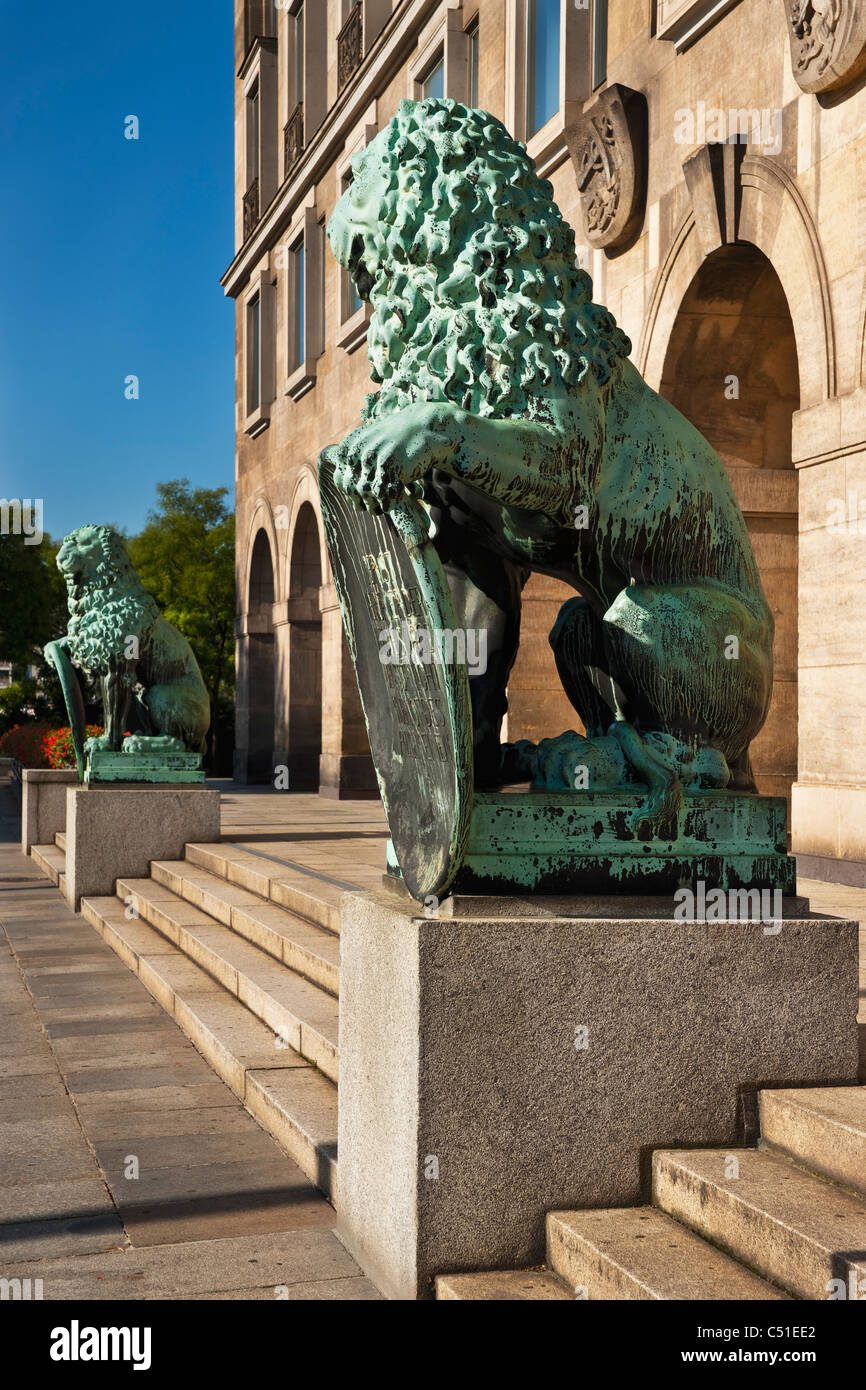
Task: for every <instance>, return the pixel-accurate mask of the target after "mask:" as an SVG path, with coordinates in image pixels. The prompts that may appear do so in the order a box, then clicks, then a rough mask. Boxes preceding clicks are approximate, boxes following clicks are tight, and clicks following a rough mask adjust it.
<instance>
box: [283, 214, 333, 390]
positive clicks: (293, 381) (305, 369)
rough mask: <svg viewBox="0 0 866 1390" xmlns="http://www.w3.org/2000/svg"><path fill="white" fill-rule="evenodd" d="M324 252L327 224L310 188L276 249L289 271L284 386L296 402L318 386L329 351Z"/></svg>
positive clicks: (287, 279) (284, 303)
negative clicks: (322, 361) (319, 372)
mask: <svg viewBox="0 0 866 1390" xmlns="http://www.w3.org/2000/svg"><path fill="white" fill-rule="evenodd" d="M324 252H325V234H324V228H323V226H322V223H321V222H320V220H319V217H318V214H317V212H316V207H315V192H314V191H311V192H310V194H309V195H308V201H307V203H306V204H305V205H304V206H303V207H302V208H300V209H299V212H298V215H297V217H296V218H295V221H294V223H293V225H292V227H291V229H290V231H289V235H288V237H287V239H286V241H285V243H284V244H283V246H281V247H280V248H279V250H278V253H277V266H278V268H280V269H282V270H283V271H284V272H285V274H284V283H285V296H284V299H283V305H284V310H285V313H284V318H283V323H284V325H285V330H284V331H285V338H284V342H285V347H286V370H285V382H284V390H285V392H286V394H287V395H290V396H291V397H292V398H293V399H294V400H299V399H300V397H301V396H303V395H305V394H306V392H307V391H309V389H310V388H311V387H312V386H313V385H315V381H316V362H317V360H318V358H320V357H321V355H322V353H323V352H324V350H325V271H324V259H325V256H324Z"/></svg>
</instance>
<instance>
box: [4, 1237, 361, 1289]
mask: <svg viewBox="0 0 866 1390" xmlns="http://www.w3.org/2000/svg"><path fill="white" fill-rule="evenodd" d="M38 1264H39V1268H38V1273H37V1271H36V1269H35V1268H34V1265H35V1261H32V1260H27V1261H19V1262H18V1263H10V1264H9V1265H8V1266H4V1274H5V1277H6V1278H8V1279H16V1278H17V1279H26V1278H37V1277H38V1278H41V1279H42V1280H43V1284H44V1297H45V1299H46V1301H50V1300H58V1299H89V1298H126V1299H129V1298H137V1299H140V1298H158V1299H166V1298H194V1297H196V1296H198V1297H201V1298H207V1297H209V1296H211V1295H213V1294H226V1295H229V1294H231V1295H232V1296H234V1297H236V1298H239V1299H244V1298H246V1297H247V1294H248V1292H249V1291H252V1290H266V1289H270V1291H271V1297H273V1298H276V1291H278V1290H279V1291H282V1290H284V1289H286V1290H288V1291H289V1292H290V1293H291V1291H292V1290H298V1291H300V1290H303V1289H306V1290H309V1289H310V1288H311V1287H313V1286H314V1285H315V1284H317V1283H322V1284H326V1285H328V1286H329V1289H331V1290H333V1289H334V1288H338V1287H339V1285H341V1284H342V1283H343V1281H344V1280H347V1281H350V1282H349V1284H348V1285H347V1287H348V1288H349V1289H350V1290H351V1297H352V1298H353V1299H357V1297H358V1292H359V1287H360V1286H361V1285H362V1284H363V1285H365V1286H366V1296H367V1297H369V1298H373V1299H375V1298H377V1297H378V1295H377V1293H376V1291H375V1289H374V1288H373V1285H372V1284H370V1282H369V1280H367V1279H364V1278H363V1276H362V1275H360V1274H359V1271H358V1266H357V1265H356V1264H355V1262H354V1260H353V1259H352V1257H351V1256H350V1255H349V1254H348V1252H347V1251H346V1250H345V1248H344V1247H343V1246H342V1245H341V1244H340V1242H339V1241H338V1240H337V1238H336V1236H335V1235H334V1234H333V1232H331V1231H319V1230H303V1231H285V1232H284V1231H279V1232H276V1233H271V1234H261V1235H252V1236H234V1237H225V1238H222V1239H217V1240H206V1241H193V1242H189V1243H177V1244H168V1243H166V1244H163V1245H156V1246H149V1247H145V1248H142V1249H137V1248H134V1247H132V1246H125V1247H123V1248H116V1249H113V1250H107V1251H104V1252H99V1253H97V1252H93V1253H89V1252H85V1253H82V1254H81V1255H80V1256H78V1257H77V1258H74V1259H40V1260H39V1262H38ZM298 1296H303V1295H302V1294H301V1293H300V1292H299V1294H298ZM326 1296H327V1297H330V1298H333V1297H337V1296H339V1294H335V1293H334V1292H329V1293H328V1294H327V1295H326Z"/></svg>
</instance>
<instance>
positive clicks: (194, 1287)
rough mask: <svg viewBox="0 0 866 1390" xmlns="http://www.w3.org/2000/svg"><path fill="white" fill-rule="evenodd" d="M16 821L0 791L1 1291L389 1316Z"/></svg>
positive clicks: (305, 1184)
mask: <svg viewBox="0 0 866 1390" xmlns="http://www.w3.org/2000/svg"><path fill="white" fill-rule="evenodd" d="M4 803H5V804H4ZM14 809H15V808H14V805H12V803H11V796H10V793H9V791H8V789H3V790H2V791H0V924H2V929H0V1001H2V1002H0V1278H7V1279H14V1278H20V1279H27V1278H30V1279H41V1280H42V1281H43V1283H42V1289H43V1297H44V1298H45V1299H62V1298H73V1299H79V1298H83V1299H89V1298H108V1299H147V1298H160V1299H162V1298H173V1299H194V1298H203V1299H232V1298H234V1299H253V1298H255V1299H277V1298H280V1299H283V1298H285V1299H290V1300H292V1299H295V1300H297V1299H304V1300H338V1299H339V1300H346V1299H349V1300H357V1299H376V1298H378V1297H379V1295H378V1293H377V1291H376V1289H375V1288H374V1287H373V1285H372V1284H371V1283H370V1282H369V1280H367V1279H365V1278H364V1277H363V1276H362V1275H361V1271H360V1270H359V1269H358V1267H357V1265H356V1264H355V1263H354V1261H353V1260H352V1259H351V1258H350V1257H349V1255H348V1254H347V1253H346V1251H345V1250H344V1248H343V1246H342V1245H341V1244H340V1242H339V1241H338V1240H337V1238H336V1236H335V1235H334V1234H333V1229H332V1228H333V1226H334V1212H333V1209H332V1208H331V1207H330V1206H329V1204H328V1203H327V1202H326V1201H325V1200H324V1198H323V1197H322V1196H321V1194H320V1193H319V1192H318V1191H317V1190H316V1189H315V1188H314V1187H313V1186H312V1185H311V1184H310V1182H309V1180H308V1179H307V1178H306V1176H305V1175H304V1174H303V1173H302V1172H301V1170H300V1169H299V1168H298V1167H297V1166H296V1165H295V1164H294V1163H293V1162H292V1161H291V1159H289V1158H287V1157H286V1156H285V1154H284V1153H283V1152H282V1150H281V1149H280V1148H279V1147H278V1146H277V1144H276V1143H275V1142H274V1141H273V1139H271V1137H270V1136H269V1135H268V1134H266V1133H265V1132H264V1130H262V1129H260V1127H259V1126H258V1124H257V1123H256V1121H255V1120H254V1119H253V1118H252V1117H251V1116H250V1115H249V1114H248V1113H247V1112H246V1111H245V1110H244V1108H243V1107H242V1106H241V1104H240V1102H239V1101H238V1100H237V1098H236V1097H235V1095H234V1094H233V1093H232V1092H231V1091H230V1090H229V1089H228V1087H227V1086H225V1085H224V1084H223V1082H221V1081H220V1080H218V1078H217V1077H216V1075H215V1074H214V1072H213V1071H211V1069H210V1067H209V1066H208V1065H207V1063H206V1062H205V1061H204V1060H203V1059H202V1057H200V1056H199V1054H198V1052H197V1051H196V1049H195V1048H194V1047H193V1046H192V1044H191V1043H190V1042H188V1041H187V1040H186V1038H185V1037H184V1035H183V1034H182V1033H181V1031H180V1029H179V1028H178V1027H177V1025H176V1024H175V1023H174V1021H173V1020H172V1019H171V1018H169V1016H168V1015H167V1014H166V1013H164V1012H163V1010H162V1009H161V1008H160V1006H159V1005H158V1004H157V1003H156V1002H155V1001H154V1000H153V999H152V998H151V996H150V994H149V993H148V992H147V990H146V989H145V988H144V986H143V985H142V984H141V983H140V982H139V981H138V980H137V979H136V977H135V976H134V975H133V974H132V973H131V972H130V971H129V970H128V969H127V967H126V966H125V965H124V964H123V963H122V961H121V960H120V959H119V958H118V957H117V956H116V955H115V953H114V952H113V951H112V950H111V949H110V947H108V946H107V945H106V944H105V943H104V942H103V941H102V939H101V938H100V937H99V935H98V934H97V933H96V932H95V931H94V929H93V928H92V927H91V926H90V925H89V924H88V923H87V922H85V921H83V919H82V918H81V917H76V916H74V915H73V914H72V913H71V912H70V911H69V909H68V908H67V907H66V905H65V904H64V902H63V901H62V899H61V898H60V895H59V894H58V892H57V890H56V889H55V888H54V887H52V886H51V885H50V884H49V883H48V882H47V881H46V880H45V879H44V878H43V877H42V875H41V874H40V873H39V871H38V869H37V868H36V866H35V865H34V864H33V862H32V861H31V860H27V859H25V858H23V856H22V855H21V854H20V851H19V849H18V846H17V844H14V843H10V841H12V840H13V837H14V835H15V833H16V825H15V817H14ZM4 841H5V843H3V842H4Z"/></svg>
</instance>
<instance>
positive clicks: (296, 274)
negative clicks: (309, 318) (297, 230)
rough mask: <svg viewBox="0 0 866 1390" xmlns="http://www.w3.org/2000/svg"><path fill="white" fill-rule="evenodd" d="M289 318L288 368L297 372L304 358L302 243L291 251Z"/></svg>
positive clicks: (304, 287) (304, 283) (304, 296)
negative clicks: (290, 308) (290, 310)
mask: <svg viewBox="0 0 866 1390" xmlns="http://www.w3.org/2000/svg"><path fill="white" fill-rule="evenodd" d="M289 294H290V296H291V307H292V312H291V317H290V319H289V368H290V371H292V372H295V371H297V369H298V367H300V366H302V365H303V362H304V359H305V358H306V342H305V337H306V333H305V329H306V317H305V314H306V306H305V302H304V301H305V298H306V282H305V279H304V243H303V241H300V242H298V244H297V246H294V247H293V248H292V251H291V270H290V288H289Z"/></svg>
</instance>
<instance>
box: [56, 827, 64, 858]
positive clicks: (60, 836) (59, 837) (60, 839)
mask: <svg viewBox="0 0 866 1390" xmlns="http://www.w3.org/2000/svg"><path fill="white" fill-rule="evenodd" d="M54 843H55V845H56V846H57V848H58V849H60V850H62V851H63V853H64V855H65V854H66V833H65V831H63V830H57V831H55V834H54Z"/></svg>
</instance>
